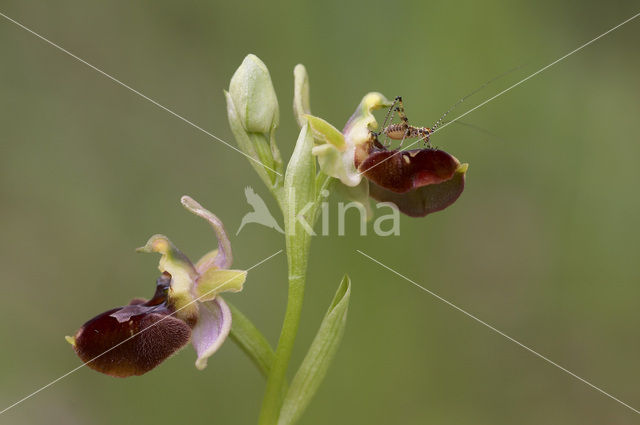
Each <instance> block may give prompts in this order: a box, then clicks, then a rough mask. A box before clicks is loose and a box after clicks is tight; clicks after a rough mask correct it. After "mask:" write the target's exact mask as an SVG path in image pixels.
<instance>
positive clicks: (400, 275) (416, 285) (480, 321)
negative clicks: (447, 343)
mask: <svg viewBox="0 0 640 425" xmlns="http://www.w3.org/2000/svg"><path fill="white" fill-rule="evenodd" d="M356 252H358V253H359V254H361V255H362V256H364V257H366V258H368V259H369V260H371V261H373V262H374V263H376V264H378V265H379V266H381V267H383V268H385V269H387V270H389V271H390V272H391V273H393V274H395V275H397V276H399V277H401V278H402V279H404V280H406V281H407V282H409V283H411V284H412V285H414V286H415V287H417V288H419V289H421V290H423V291H424V292H426V293H428V294H429V295H431V296H433V297H435V298H437V299H438V300H440V301H442V302H443V303H445V304H447V305H448V306H449V307H452V308H454V309H456V310H458V311H459V312H460V313H463V314H465V315H466V316H468V317H470V318H471V319H473V320H475V321H476V322H478V323H480V324H481V325H484V326H486V327H487V328H489V329H491V330H492V331H494V332H495V333H497V334H498V335H501V336H503V337H505V338H506V339H508V340H509V341H511V342H513V343H515V344H517V345H518V346H520V347H521V348H524V349H525V350H527V351H528V352H530V353H531V354H533V355H535V356H537V357H539V358H541V359H542V360H544V361H545V362H547V363H549V364H551V365H553V366H555V367H557V368H558V369H560V370H562V371H563V372H565V373H568V374H569V375H571V376H573V377H574V378H576V379H577V380H579V381H580V382H582V383H583V384H586V385H588V386H589V387H591V388H593V389H594V390H596V391H598V392H600V393H601V394H604V395H605V396H607V397H609V398H610V399H612V400H614V401H616V402H618V403H620V404H621V405H623V406H624V407H626V408H628V409H630V410H632V411H633V412H635V413H638V414H640V410H638V409H636V408H634V407H632V406H630V405H628V404H627V403H625V402H624V401H622V400H620V399H619V398H617V397H614V396H612V395H611V394H609V393H608V392H606V391H604V390H603V389H601V388H599V387H597V386H595V385H594V384H592V383H591V382H589V381H587V380H586V379H584V378H581V377H580V376H578V375H576V374H575V373H573V372H571V371H570V370H569V369H567V368H565V367H563V366H560V365H559V364H558V363H556V362H554V361H553V360H551V359H549V358H548V357H545V356H543V355H542V354H540V353H538V352H537V351H535V350H534V349H532V348H530V347H528V346H526V345H524V344H523V343H521V342H520V341H518V340H517V339H515V338H512V337H510V336H509V335H507V334H506V333H504V332H502V331H501V330H499V329H497V328H495V327H494V326H491V325H490V324H488V323H487V322H485V321H484V320H482V319H480V318H478V317H476V316H474V315H473V314H471V313H469V312H468V311H466V310H464V309H462V308H460V307H458V306H457V305H455V304H453V303H452V302H451V301H448V300H446V299H445V298H442V297H441V296H440V295H438V294H436V293H435V292H433V291H430V290H429V289H427V288H425V287H424V286H422V285H420V284H419V283H417V282H415V281H413V280H411V279H409V278H408V277H407V276H405V275H403V274H401V273H400V272H398V271H396V270H394V269H393V268H391V267H389V266H387V265H386V264H384V263H382V262H380V261H378V260H376V259H375V258H373V257H371V256H370V255H367V254H365V253H364V252H362V251H361V250H359V249H357V250H356Z"/></svg>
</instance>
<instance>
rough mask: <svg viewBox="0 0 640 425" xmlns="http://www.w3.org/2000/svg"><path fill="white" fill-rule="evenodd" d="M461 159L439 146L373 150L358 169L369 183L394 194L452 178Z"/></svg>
mask: <svg viewBox="0 0 640 425" xmlns="http://www.w3.org/2000/svg"><path fill="white" fill-rule="evenodd" d="M459 165H460V162H458V160H457V159H456V158H455V157H453V156H452V155H449V154H448V153H447V152H445V151H441V150H438V149H415V150H409V151H404V152H399V151H397V150H391V151H387V150H374V151H373V152H371V153H370V154H369V156H368V157H367V158H366V159H365V160H364V161H362V163H361V164H360V166H359V167H358V168H359V170H360V171H361V172H362V173H363V174H364V175H365V176H366V177H367V178H368V179H369V180H371V181H372V182H374V183H375V184H377V185H378V186H381V187H382V188H385V189H387V190H389V191H391V192H395V193H406V192H408V191H410V190H412V189H416V188H419V187H423V186H427V185H435V184H439V183H442V182H445V181H447V180H449V179H451V178H452V177H453V175H454V173H455V171H456V169H457V168H458V166H459Z"/></svg>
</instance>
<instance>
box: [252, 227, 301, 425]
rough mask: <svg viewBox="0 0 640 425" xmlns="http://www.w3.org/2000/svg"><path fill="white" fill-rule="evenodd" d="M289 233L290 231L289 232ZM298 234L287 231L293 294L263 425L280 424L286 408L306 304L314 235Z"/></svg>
mask: <svg viewBox="0 0 640 425" xmlns="http://www.w3.org/2000/svg"><path fill="white" fill-rule="evenodd" d="M287 230H289V229H287ZM297 230H298V232H297V234H294V235H290V234H289V232H288V231H287V232H286V233H287V237H286V248H287V258H288V263H289V292H288V298H287V311H286V313H285V317H284V322H283V324H282V330H281V332H280V339H279V340H278V348H277V349H276V355H275V359H274V362H273V365H272V368H271V373H270V374H269V377H268V379H267V388H266V391H265V395H264V399H263V400H262V410H261V411H260V419H259V421H258V423H259V424H260V425H274V424H275V423H276V422H277V421H278V415H279V413H280V407H281V405H282V394H283V391H282V388H283V386H284V385H286V375H287V369H288V366H289V360H290V359H291V353H292V351H293V345H294V343H295V340H296V335H297V333H298V325H299V324H300V314H301V312H302V302H303V299H304V285H305V277H306V271H307V258H308V254H309V245H310V242H311V236H310V235H308V234H307V233H306V232H304V231H301V229H297Z"/></svg>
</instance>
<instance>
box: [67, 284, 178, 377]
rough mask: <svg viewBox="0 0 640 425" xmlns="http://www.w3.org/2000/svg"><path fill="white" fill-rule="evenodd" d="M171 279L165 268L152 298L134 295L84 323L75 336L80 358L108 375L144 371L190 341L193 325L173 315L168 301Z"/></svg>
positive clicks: (75, 345) (135, 373) (125, 375)
mask: <svg viewBox="0 0 640 425" xmlns="http://www.w3.org/2000/svg"><path fill="white" fill-rule="evenodd" d="M170 282H171V275H169V274H168V273H166V272H165V273H163V274H162V276H160V277H159V278H158V280H157V285H156V293H155V295H154V296H153V298H151V299H150V300H149V301H145V300H141V299H134V300H132V302H131V303H130V304H128V305H126V306H123V307H118V308H114V309H111V310H108V311H105V312H104V313H102V314H99V315H97V316H96V317H94V318H92V319H90V320H89V321H87V322H86V323H85V324H84V325H82V327H81V328H80V329H79V330H78V332H77V333H76V335H75V338H74V339H75V342H74V349H75V351H76V353H77V354H78V356H79V357H80V359H81V360H82V361H83V362H85V363H86V364H87V366H89V367H90V368H92V369H94V370H97V371H99V372H102V373H105V374H107V375H111V376H117V377H127V376H132V375H142V374H144V373H146V372H148V371H150V370H151V369H153V368H154V367H156V366H157V365H159V364H160V363H162V361H164V360H165V359H166V358H167V357H169V356H171V355H172V354H173V353H175V352H176V351H178V350H179V349H180V348H182V347H183V346H184V345H185V344H187V342H188V341H189V338H190V336H191V327H190V326H189V325H188V324H187V323H186V322H184V321H182V320H180V319H177V318H175V317H173V316H172V310H173V309H172V308H171V307H170V306H169V305H168V304H167V292H168V290H169V287H170Z"/></svg>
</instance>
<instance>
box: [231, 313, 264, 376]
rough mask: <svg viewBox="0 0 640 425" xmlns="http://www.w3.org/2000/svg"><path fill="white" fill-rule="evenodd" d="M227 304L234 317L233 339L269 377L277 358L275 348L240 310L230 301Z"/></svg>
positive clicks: (232, 324) (232, 326)
mask: <svg viewBox="0 0 640 425" xmlns="http://www.w3.org/2000/svg"><path fill="white" fill-rule="evenodd" d="M227 305H229V309H230V310H231V316H232V317H233V321H232V322H231V333H230V334H229V336H230V337H231V340H232V341H233V342H235V343H236V344H237V345H238V347H240V349H241V350H242V351H244V353H245V354H246V355H247V356H248V357H249V358H250V359H251V361H253V363H254V364H255V365H256V367H257V368H258V369H259V370H260V372H261V373H262V375H264V376H265V377H267V376H268V375H269V372H270V371H271V365H272V364H273V359H274V358H275V354H274V352H273V348H271V345H269V342H268V341H267V339H266V338H265V337H264V336H263V335H262V333H260V331H259V330H258V328H256V327H255V325H254V324H253V323H252V322H251V321H250V320H249V319H248V318H247V317H246V316H245V315H244V314H242V313H241V312H240V310H238V309H237V308H236V307H235V306H234V305H233V304H231V303H229V302H227Z"/></svg>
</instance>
